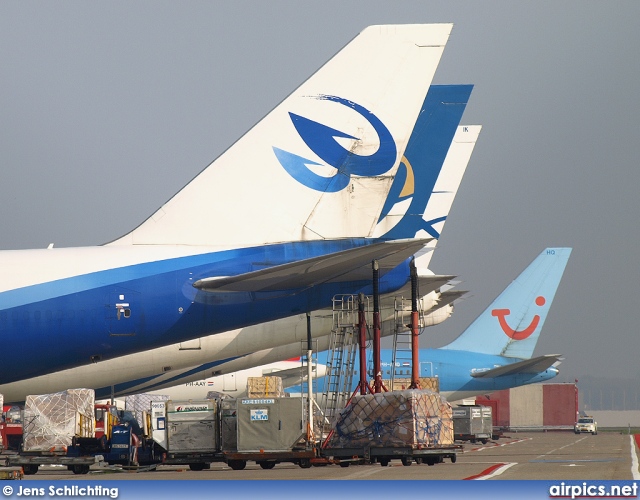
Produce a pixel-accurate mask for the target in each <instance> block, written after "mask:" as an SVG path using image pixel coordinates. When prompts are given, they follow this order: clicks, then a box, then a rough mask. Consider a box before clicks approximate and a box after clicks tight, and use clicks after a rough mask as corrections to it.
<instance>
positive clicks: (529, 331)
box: [443, 248, 571, 359]
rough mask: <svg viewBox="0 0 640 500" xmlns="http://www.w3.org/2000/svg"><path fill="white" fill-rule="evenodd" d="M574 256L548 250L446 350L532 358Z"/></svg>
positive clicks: (558, 249) (569, 252) (562, 250)
mask: <svg viewBox="0 0 640 500" xmlns="http://www.w3.org/2000/svg"><path fill="white" fill-rule="evenodd" d="M570 255H571V249H570V248H547V249H546V250H544V251H543V252H542V253H541V254H540V255H539V256H538V257H537V258H536V259H535V260H534V261H533V262H532V263H531V264H530V265H529V267H527V268H526V269H525V270H524V271H523V272H522V273H521V274H520V276H518V278H516V279H515V280H514V281H513V282H512V283H511V284H510V285H509V286H508V287H507V288H506V289H505V290H504V291H503V292H502V293H501V294H500V296H499V297H498V298H497V299H495V300H494V301H493V302H492V303H491V305H490V306H489V307H488V308H487V309H485V311H484V312H483V313H482V314H481V315H480V316H478V318H476V320H475V321H474V322H473V323H472V324H471V325H470V326H469V327H468V328H467V329H466V330H465V331H464V332H463V333H462V334H461V335H460V336H459V337H458V338H457V339H456V340H454V341H453V342H451V343H450V344H449V345H446V346H444V347H443V349H453V350H459V351H473V352H479V353H484V354H495V355H501V356H507V357H512V358H522V359H529V358H530V357H531V356H532V354H533V350H534V349H535V346H536V343H537V342H538V338H539V337H540V331H541V330H542V325H543V324H544V321H545V319H546V317H547V314H548V312H549V308H550V307H551V302H552V301H553V298H554V296H555V293H556V290H557V288H558V285H559V284H560V279H561V278H562V274H563V272H564V269H565V267H566V265H567V261H568V260H569V256H570Z"/></svg>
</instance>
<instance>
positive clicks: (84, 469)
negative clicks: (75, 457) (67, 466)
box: [73, 465, 89, 474]
mask: <svg viewBox="0 0 640 500" xmlns="http://www.w3.org/2000/svg"><path fill="white" fill-rule="evenodd" d="M73 473H74V474H89V466H88V465H74V466H73Z"/></svg>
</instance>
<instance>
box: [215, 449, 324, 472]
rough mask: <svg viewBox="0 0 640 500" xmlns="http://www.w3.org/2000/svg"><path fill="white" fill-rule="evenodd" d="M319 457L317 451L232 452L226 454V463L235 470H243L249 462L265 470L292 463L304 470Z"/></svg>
mask: <svg viewBox="0 0 640 500" xmlns="http://www.w3.org/2000/svg"><path fill="white" fill-rule="evenodd" d="M316 457H317V454H316V451H315V450H300V451H296V450H285V451H255V452H254V451H231V452H225V453H224V461H225V462H226V463H227V465H228V466H229V467H231V468H232V469H233V470H242V469H244V468H245V467H246V465H247V461H248V460H251V461H253V462H256V463H257V464H258V465H259V466H260V467H262V468H263V469H273V468H274V467H275V466H276V464H279V463H281V462H292V463H294V464H297V465H299V466H300V467H301V468H302V469H308V468H309V467H311V463H312V460H313V459H315V458H316Z"/></svg>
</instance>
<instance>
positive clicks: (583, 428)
mask: <svg viewBox="0 0 640 500" xmlns="http://www.w3.org/2000/svg"><path fill="white" fill-rule="evenodd" d="M573 432H575V433H576V434H581V433H583V432H590V433H591V434H592V435H594V436H595V435H596V434H598V422H596V419H595V418H593V417H591V416H589V415H584V416H582V417H579V418H578V421H577V422H576V424H575V426H574V427H573Z"/></svg>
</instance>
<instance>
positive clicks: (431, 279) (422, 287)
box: [382, 240, 466, 298]
mask: <svg viewBox="0 0 640 500" xmlns="http://www.w3.org/2000/svg"><path fill="white" fill-rule="evenodd" d="M423 241H424V240H423ZM453 278H455V276H454V275H450V274H438V275H436V274H431V275H424V276H418V294H419V295H420V296H425V295H427V294H428V293H431V292H433V291H435V290H437V289H438V288H440V287H441V286H442V285H445V284H447V283H449V281H451V280H452V279H453ZM464 293H466V292H464ZM382 296H383V297H405V298H410V297H411V282H408V283H406V284H405V285H404V286H403V287H402V288H400V289H399V290H396V291H395V292H390V293H386V294H382Z"/></svg>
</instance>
